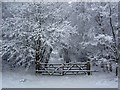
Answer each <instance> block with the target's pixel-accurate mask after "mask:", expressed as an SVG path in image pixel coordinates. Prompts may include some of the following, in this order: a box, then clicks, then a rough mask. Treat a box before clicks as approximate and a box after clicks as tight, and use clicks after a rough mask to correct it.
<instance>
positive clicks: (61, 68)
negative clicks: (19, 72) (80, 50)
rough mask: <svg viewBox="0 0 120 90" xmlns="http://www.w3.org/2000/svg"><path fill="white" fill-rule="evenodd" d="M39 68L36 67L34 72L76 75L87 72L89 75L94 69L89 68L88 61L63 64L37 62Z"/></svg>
mask: <svg viewBox="0 0 120 90" xmlns="http://www.w3.org/2000/svg"><path fill="white" fill-rule="evenodd" d="M39 66H40V68H37V69H36V73H40V74H42V75H68V74H70V75H71V74H72V75H77V74H81V73H83V74H88V75H91V74H92V72H96V71H95V70H91V65H90V62H85V63H63V64H50V63H48V64H47V65H46V63H41V64H40V63H39Z"/></svg>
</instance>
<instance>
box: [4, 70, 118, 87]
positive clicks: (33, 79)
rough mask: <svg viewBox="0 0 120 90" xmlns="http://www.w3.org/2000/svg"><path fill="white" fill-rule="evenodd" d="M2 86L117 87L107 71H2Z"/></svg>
mask: <svg viewBox="0 0 120 90" xmlns="http://www.w3.org/2000/svg"><path fill="white" fill-rule="evenodd" d="M2 87H3V88H108V87H109V88H118V79H117V77H115V75H114V74H113V73H112V74H109V73H99V72H96V73H93V75H91V76H88V75H65V76H48V75H46V76H43V75H35V74H34V73H33V74H29V73H27V74H26V73H22V74H21V73H16V72H3V77H2Z"/></svg>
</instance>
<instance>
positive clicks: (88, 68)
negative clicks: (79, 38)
mask: <svg viewBox="0 0 120 90" xmlns="http://www.w3.org/2000/svg"><path fill="white" fill-rule="evenodd" d="M87 70H89V71H87V73H88V75H91V74H92V73H91V72H90V70H91V65H90V62H89V61H88V62H87Z"/></svg>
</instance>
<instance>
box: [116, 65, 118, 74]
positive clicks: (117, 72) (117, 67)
mask: <svg viewBox="0 0 120 90" xmlns="http://www.w3.org/2000/svg"><path fill="white" fill-rule="evenodd" d="M116 76H118V66H117V67H116Z"/></svg>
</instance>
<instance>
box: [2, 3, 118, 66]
mask: <svg viewBox="0 0 120 90" xmlns="http://www.w3.org/2000/svg"><path fill="white" fill-rule="evenodd" d="M117 6H118V5H117V3H108V2H99V3H85V2H71V3H67V2H54V3H52V2H44V3H43V2H40V3H2V7H3V8H2V27H1V28H2V60H3V63H4V62H7V63H8V64H9V65H10V66H11V67H16V66H25V67H27V68H28V67H30V66H32V64H34V61H35V57H36V55H35V53H36V47H37V44H36V41H37V40H38V39H39V37H41V38H40V41H41V42H42V45H41V46H40V47H41V50H43V49H44V50H45V51H46V53H47V52H49V49H50V48H52V49H53V50H52V53H51V56H50V59H53V58H54V59H55V60H56V61H57V60H59V59H60V58H63V61H65V62H72V61H73V62H76V61H86V60H88V57H93V58H95V57H98V59H100V58H107V60H111V59H113V60H115V59H117V58H118V56H119V55H118V54H119V53H118V52H119V51H118V47H117V45H118V43H117V41H118V36H117V35H118V29H119V28H118V7H117ZM44 55H46V54H44ZM45 59H46V58H45V57H44V59H43V60H45ZM3 65H4V64H3Z"/></svg>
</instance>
